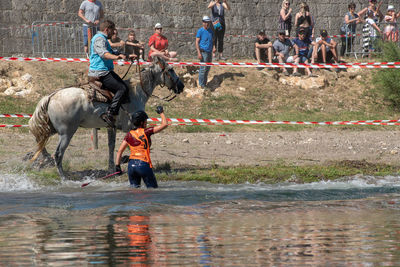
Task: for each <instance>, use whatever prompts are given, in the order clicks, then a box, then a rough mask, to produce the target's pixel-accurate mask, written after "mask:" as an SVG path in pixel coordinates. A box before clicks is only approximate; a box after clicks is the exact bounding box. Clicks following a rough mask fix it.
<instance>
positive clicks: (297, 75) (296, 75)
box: [293, 72, 301, 77]
mask: <svg viewBox="0 0 400 267" xmlns="http://www.w3.org/2000/svg"><path fill="white" fill-rule="evenodd" d="M293 76H295V77H300V76H301V74H300V73H298V72H295V73H293Z"/></svg>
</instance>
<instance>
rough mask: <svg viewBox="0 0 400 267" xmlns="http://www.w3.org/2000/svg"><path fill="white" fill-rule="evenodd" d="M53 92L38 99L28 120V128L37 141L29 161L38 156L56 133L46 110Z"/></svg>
mask: <svg viewBox="0 0 400 267" xmlns="http://www.w3.org/2000/svg"><path fill="white" fill-rule="evenodd" d="M55 93H56V92H54V93H52V94H50V95H48V96H45V97H43V98H42V99H41V100H40V101H39V103H38V105H37V106H36V109H35V112H34V113H33V115H32V118H31V119H30V120H29V130H30V131H31V133H32V134H33V135H34V136H35V138H36V143H37V149H36V152H35V154H34V156H33V157H32V160H31V161H34V160H35V159H36V158H37V157H38V156H39V154H40V153H41V152H42V150H43V149H44V148H45V147H46V144H47V141H48V140H49V138H50V137H51V136H52V135H53V134H55V133H56V130H55V129H54V126H53V124H52V123H51V121H50V118H49V114H48V112H47V108H48V106H49V102H50V99H51V97H52V96H53V95H54V94H55Z"/></svg>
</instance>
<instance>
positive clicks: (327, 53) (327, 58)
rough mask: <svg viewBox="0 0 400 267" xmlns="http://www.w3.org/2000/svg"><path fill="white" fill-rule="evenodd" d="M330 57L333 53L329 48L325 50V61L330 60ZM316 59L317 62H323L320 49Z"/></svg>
mask: <svg viewBox="0 0 400 267" xmlns="http://www.w3.org/2000/svg"><path fill="white" fill-rule="evenodd" d="M332 58H333V53H332V51H331V50H329V51H326V62H329V61H331V60H332ZM317 61H318V62H323V61H324V60H323V58H322V51H321V50H320V51H318V59H317Z"/></svg>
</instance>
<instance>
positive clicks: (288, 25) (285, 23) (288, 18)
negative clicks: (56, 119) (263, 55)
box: [279, 0, 292, 37]
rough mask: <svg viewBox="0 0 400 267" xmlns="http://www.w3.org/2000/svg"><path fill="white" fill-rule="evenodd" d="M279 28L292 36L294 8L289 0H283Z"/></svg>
mask: <svg viewBox="0 0 400 267" xmlns="http://www.w3.org/2000/svg"><path fill="white" fill-rule="evenodd" d="M279 30H282V31H284V32H285V34H286V36H288V37H289V36H290V32H291V30H292V9H291V8H290V3H289V0H283V2H282V8H281V11H280V12H279Z"/></svg>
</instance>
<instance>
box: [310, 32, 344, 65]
mask: <svg viewBox="0 0 400 267" xmlns="http://www.w3.org/2000/svg"><path fill="white" fill-rule="evenodd" d="M315 59H317V62H320V63H327V62H330V61H331V60H332V59H333V60H334V62H335V63H339V59H338V53H337V43H336V42H335V41H334V40H332V39H331V38H329V37H328V32H327V31H326V30H321V37H318V38H317V39H316V40H315V45H314V50H313V60H312V62H314V60H315Z"/></svg>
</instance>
